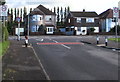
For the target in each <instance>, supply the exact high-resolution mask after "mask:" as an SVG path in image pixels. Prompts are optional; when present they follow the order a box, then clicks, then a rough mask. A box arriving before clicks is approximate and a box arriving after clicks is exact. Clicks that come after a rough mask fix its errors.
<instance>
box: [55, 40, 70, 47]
mask: <svg viewBox="0 0 120 82" xmlns="http://www.w3.org/2000/svg"><path fill="white" fill-rule="evenodd" d="M53 42H55V43H59V42H58V41H56V40H53ZM61 46H63V47H65V48H67V49H71V48H70V47H68V46H66V45H64V44H61Z"/></svg>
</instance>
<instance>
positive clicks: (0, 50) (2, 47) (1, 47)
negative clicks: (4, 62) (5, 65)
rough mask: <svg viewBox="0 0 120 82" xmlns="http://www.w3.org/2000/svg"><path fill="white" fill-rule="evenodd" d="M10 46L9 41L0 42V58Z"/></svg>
mask: <svg viewBox="0 0 120 82" xmlns="http://www.w3.org/2000/svg"><path fill="white" fill-rule="evenodd" d="M9 45H10V42H9V41H4V42H0V57H1V56H3V55H4V54H5V52H6V51H7V49H8V47H9Z"/></svg>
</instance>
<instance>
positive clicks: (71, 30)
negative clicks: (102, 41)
mask: <svg viewBox="0 0 120 82" xmlns="http://www.w3.org/2000/svg"><path fill="white" fill-rule="evenodd" d="M90 28H94V29H95V30H94V32H95V33H98V32H99V17H98V14H97V13H96V12H88V11H85V10H83V11H82V12H76V11H70V12H69V14H68V16H67V19H66V34H69V35H73V34H74V35H86V34H88V33H89V32H90Z"/></svg>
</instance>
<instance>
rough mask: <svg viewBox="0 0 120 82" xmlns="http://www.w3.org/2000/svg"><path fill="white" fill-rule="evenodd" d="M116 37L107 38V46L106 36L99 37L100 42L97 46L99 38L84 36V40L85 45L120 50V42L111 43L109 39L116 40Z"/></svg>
mask: <svg viewBox="0 0 120 82" xmlns="http://www.w3.org/2000/svg"><path fill="white" fill-rule="evenodd" d="M114 37H115V36H107V46H106V40H105V38H106V36H99V42H98V44H97V36H88V37H86V36H84V37H83V38H82V42H83V43H87V44H92V45H95V46H99V47H104V48H108V49H115V50H120V42H115V41H110V40H108V39H109V38H114Z"/></svg>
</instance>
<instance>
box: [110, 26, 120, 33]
mask: <svg viewBox="0 0 120 82" xmlns="http://www.w3.org/2000/svg"><path fill="white" fill-rule="evenodd" d="M109 32H111V33H115V32H116V26H114V27H113V28H111V29H110V31H109ZM117 33H118V34H120V26H119V25H117Z"/></svg>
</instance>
